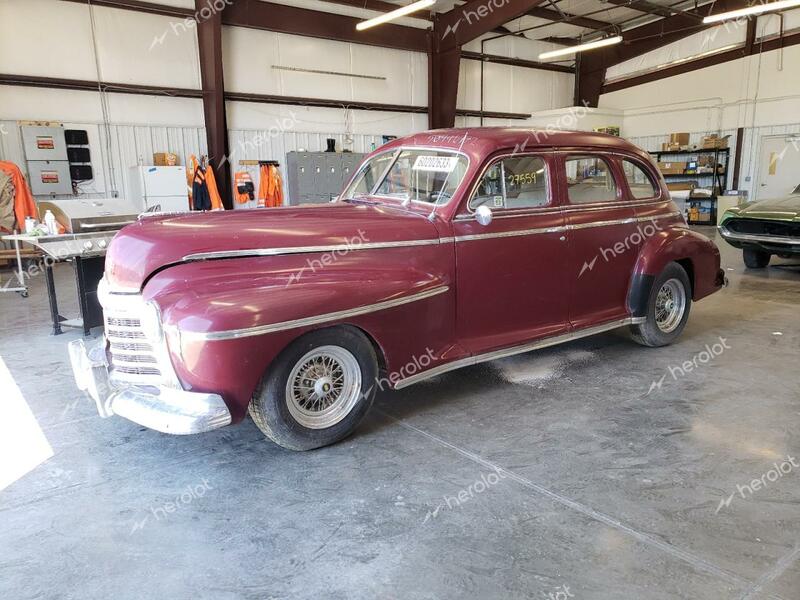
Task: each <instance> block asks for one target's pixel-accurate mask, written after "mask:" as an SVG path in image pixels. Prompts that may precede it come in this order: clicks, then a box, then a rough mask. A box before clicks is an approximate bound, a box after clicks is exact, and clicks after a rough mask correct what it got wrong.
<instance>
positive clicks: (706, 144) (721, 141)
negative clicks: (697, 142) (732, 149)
mask: <svg viewBox="0 0 800 600" xmlns="http://www.w3.org/2000/svg"><path fill="white" fill-rule="evenodd" d="M729 137H730V136H729V135H726V136H725V137H724V138H721V137H719V136H718V135H716V134H714V135H706V136H704V137H703V142H702V144H701V145H702V147H703V150H717V149H719V150H721V149H722V148H727V147H728V138H729Z"/></svg>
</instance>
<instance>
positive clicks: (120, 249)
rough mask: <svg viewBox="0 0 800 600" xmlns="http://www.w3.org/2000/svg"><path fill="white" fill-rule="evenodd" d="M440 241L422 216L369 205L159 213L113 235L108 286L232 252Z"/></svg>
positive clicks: (135, 283) (132, 285) (133, 284)
mask: <svg viewBox="0 0 800 600" xmlns="http://www.w3.org/2000/svg"><path fill="white" fill-rule="evenodd" d="M437 238H438V233H437V230H436V227H435V226H434V224H433V223H432V222H431V221H429V220H428V219H427V218H426V217H425V216H423V215H421V214H418V213H414V212H411V211H407V210H404V209H401V208H394V207H389V206H376V205H367V204H347V203H332V204H324V205H315V206H305V207H284V208H271V209H253V210H234V211H217V212H208V213H195V214H192V213H188V214H181V215H162V216H156V217H146V218H143V219H141V220H140V221H138V222H137V223H135V224H133V225H129V226H127V227H125V228H124V229H122V230H121V231H120V232H119V233H118V234H117V235H116V236H115V237H114V239H113V241H112V242H111V244H110V245H109V247H108V252H107V254H106V278H107V280H108V283H109V284H110V285H111V288H112V289H120V290H126V291H134V290H135V291H138V290H140V289H141V287H142V285H143V284H144V283H145V281H147V279H148V278H149V277H150V276H151V275H152V274H153V273H155V272H156V271H159V270H161V269H163V268H164V267H167V266H171V265H176V264H180V263H184V262H188V261H192V260H205V259H215V258H230V257H231V256H230V253H232V252H233V253H236V252H243V253H244V255H245V256H247V255H248V253H250V256H259V255H262V256H264V255H266V256H268V255H270V254H279V253H280V252H281V251H284V250H286V251H288V252H293V253H298V252H304V251H308V252H318V253H319V252H325V251H326V249H327V248H331V247H337V246H338V247H340V248H341V247H343V246H344V247H352V248H356V247H358V246H361V245H363V244H374V243H386V242H405V241H417V240H435V239H437ZM287 249H288V250H287ZM331 249H333V248H331Z"/></svg>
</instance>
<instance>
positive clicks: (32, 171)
mask: <svg viewBox="0 0 800 600" xmlns="http://www.w3.org/2000/svg"><path fill="white" fill-rule="evenodd" d="M28 176H29V178H30V184H31V192H33V195H34V196H40V195H48V194H72V178H71V177H70V173H69V163H68V162H67V161H65V160H29V161H28Z"/></svg>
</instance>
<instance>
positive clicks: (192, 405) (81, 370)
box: [69, 339, 231, 435]
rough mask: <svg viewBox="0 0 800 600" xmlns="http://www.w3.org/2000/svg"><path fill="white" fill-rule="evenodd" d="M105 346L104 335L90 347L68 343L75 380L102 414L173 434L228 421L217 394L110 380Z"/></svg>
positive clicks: (208, 429)
mask: <svg viewBox="0 0 800 600" xmlns="http://www.w3.org/2000/svg"><path fill="white" fill-rule="evenodd" d="M105 346H106V343H105V339H101V340H100V342H99V343H97V344H94V345H91V346H89V347H87V346H86V344H84V342H83V340H75V341H72V342H70V343H69V358H70V362H71V363H72V372H73V374H74V375H75V383H76V384H77V385H78V389H81V390H83V391H85V392H86V393H87V394H88V395H89V396H90V397H91V398H92V400H94V401H95V404H96V405H97V412H98V413H99V414H100V416H101V417H103V418H105V417H110V416H111V415H119V416H121V417H125V418H126V419H128V420H130V421H133V422H134V423H138V424H139V425H143V426H145V427H148V428H149V429H155V430H156V431H161V432H163V433H171V434H175V435H186V434H190V433H202V432H204V431H211V430H212V429H218V428H219V427H224V426H225V425H229V424H230V422H231V413H230V412H229V411H228V407H227V406H226V405H225V402H223V400H222V397H221V396H219V395H218V394H206V393H198V392H187V391H184V390H179V389H174V388H168V387H155V386H137V385H120V384H117V383H115V382H113V381H112V380H111V378H110V376H109V371H108V361H107V360H106V352H105Z"/></svg>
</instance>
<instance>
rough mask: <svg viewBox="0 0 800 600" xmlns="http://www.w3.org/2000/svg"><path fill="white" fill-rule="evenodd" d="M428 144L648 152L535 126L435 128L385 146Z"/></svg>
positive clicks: (484, 149)
mask: <svg viewBox="0 0 800 600" xmlns="http://www.w3.org/2000/svg"><path fill="white" fill-rule="evenodd" d="M397 146H426V147H441V148H447V149H454V150H461V151H463V152H465V153H466V154H470V155H486V154H489V153H492V152H494V151H496V150H503V149H508V148H510V149H514V150H516V151H523V150H526V149H533V148H545V147H546V148H551V147H556V148H558V147H563V148H576V147H577V148H580V147H586V148H589V147H591V148H598V147H599V148H607V149H608V150H612V151H620V150H624V151H627V152H632V153H634V154H639V155H642V154H645V153H643V152H642V150H640V149H639V148H638V147H636V146H635V145H634V144H632V143H630V142H629V141H627V140H625V139H623V138H620V137H617V136H614V135H609V134H607V133H598V132H594V131H553V130H546V129H536V128H532V127H463V128H452V129H434V130H430V131H424V132H421V133H416V134H412V135H408V136H406V137H403V138H399V139H397V140H393V141H392V142H390V143H389V144H387V145H385V146H383V147H382V148H381V150H386V149H389V148H392V147H397Z"/></svg>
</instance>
